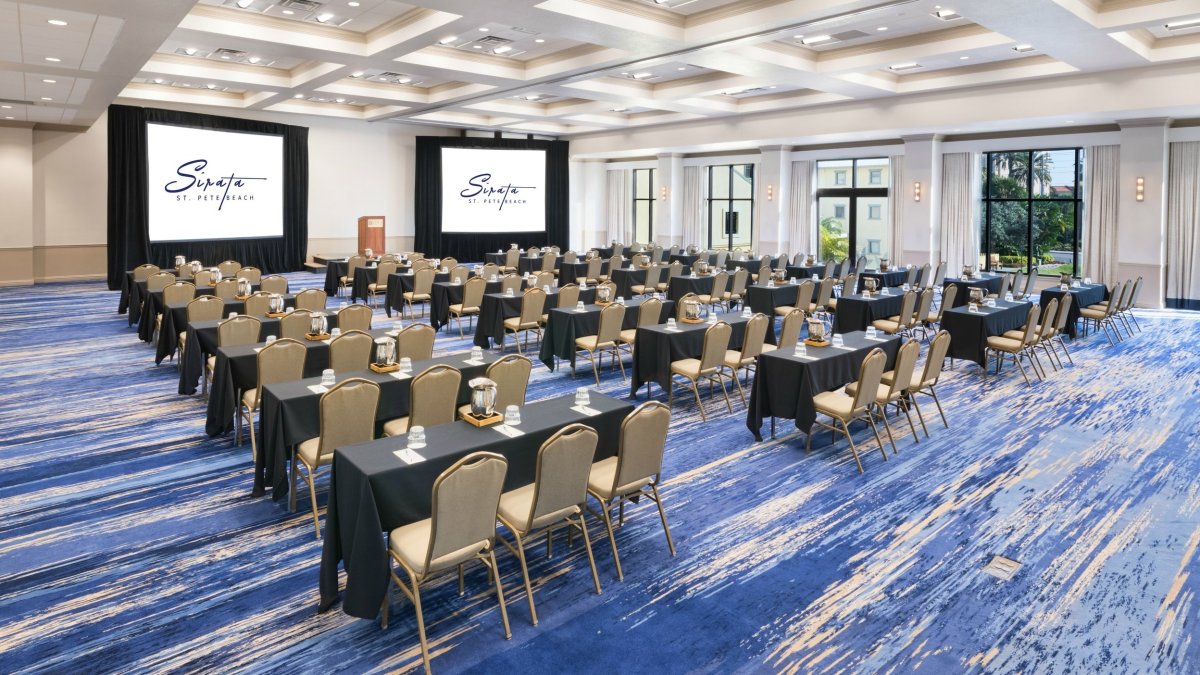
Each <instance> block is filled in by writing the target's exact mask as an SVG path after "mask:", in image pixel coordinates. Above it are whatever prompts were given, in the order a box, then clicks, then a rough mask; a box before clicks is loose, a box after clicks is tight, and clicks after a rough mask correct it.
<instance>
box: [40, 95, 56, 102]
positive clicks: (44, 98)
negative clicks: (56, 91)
mask: <svg viewBox="0 0 1200 675" xmlns="http://www.w3.org/2000/svg"><path fill="white" fill-rule="evenodd" d="M42 100H43V101H53V100H54V99H52V98H50V97H49V96H43V97H42Z"/></svg>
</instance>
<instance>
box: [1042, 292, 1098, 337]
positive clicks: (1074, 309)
mask: <svg viewBox="0 0 1200 675" xmlns="http://www.w3.org/2000/svg"><path fill="white" fill-rule="evenodd" d="M1063 295H1064V293H1063V291H1061V290H1060V289H1059V287H1058V286H1051V287H1050V288H1045V289H1042V296H1041V298H1040V299H1039V300H1038V303H1039V304H1040V305H1041V306H1042V307H1045V306H1046V305H1047V304H1049V302H1050V301H1051V300H1054V299H1058V301H1059V303H1060V304H1061V303H1062V297H1063ZM1107 295H1108V288H1106V287H1105V286H1104V284H1089V285H1083V286H1080V287H1079V288H1072V289H1071V296H1072V297H1071V306H1070V307H1068V308H1067V335H1069V336H1070V337H1071V339H1072V340H1074V339H1075V337H1076V336H1077V335H1078V334H1079V326H1078V325H1077V324H1078V323H1079V310H1080V309H1081V308H1083V307H1087V306H1088V305H1094V304H1096V303H1097V302H1100V301H1101V300H1103V299H1104V298H1105V297H1106V296H1107Z"/></svg>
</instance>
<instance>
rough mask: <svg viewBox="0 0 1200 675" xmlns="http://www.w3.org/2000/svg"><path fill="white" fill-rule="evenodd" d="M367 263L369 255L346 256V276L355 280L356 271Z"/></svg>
mask: <svg viewBox="0 0 1200 675" xmlns="http://www.w3.org/2000/svg"><path fill="white" fill-rule="evenodd" d="M366 264H367V256H365V255H352V256H350V257H349V258H346V278H347V279H349V280H351V281H354V271H355V270H357V269H358V268H359V267H361V266H363V265H366Z"/></svg>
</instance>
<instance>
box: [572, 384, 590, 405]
mask: <svg viewBox="0 0 1200 675" xmlns="http://www.w3.org/2000/svg"><path fill="white" fill-rule="evenodd" d="M590 402H591V398H590V397H589V396H588V388H587V387H577V388H576V389H575V405H577V406H580V407H583V406H586V405H587V404H588V403H590Z"/></svg>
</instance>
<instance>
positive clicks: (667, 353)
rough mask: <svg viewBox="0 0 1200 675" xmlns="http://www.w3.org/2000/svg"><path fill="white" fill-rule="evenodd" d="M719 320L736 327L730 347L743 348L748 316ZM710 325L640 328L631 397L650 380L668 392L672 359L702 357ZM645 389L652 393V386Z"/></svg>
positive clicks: (634, 355) (735, 316)
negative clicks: (671, 328) (705, 333)
mask: <svg viewBox="0 0 1200 675" xmlns="http://www.w3.org/2000/svg"><path fill="white" fill-rule="evenodd" d="M720 319H721V320H722V321H724V322H725V323H727V324H729V326H730V328H732V329H733V332H732V333H731V334H730V336H729V348H730V349H741V347H742V335H743V334H745V332H746V321H747V319H746V317H744V316H740V315H736V314H724V315H722V316H721V317H720ZM709 325H711V324H709V323H707V322H702V323H683V322H682V321H680V322H677V324H676V330H673V331H672V330H668V329H667V327H666V326H665V325H662V324H660V325H657V326H646V327H644V328H638V329H637V338H636V340H635V343H634V345H633V373H632V376H631V377H630V379H629V397H630V398H637V392H638V389H641V387H642V385H643V384H645V385H649V384H650V383H651V382H656V383H658V386H660V387H662V388H663V391H669V390H670V387H671V362H672V361H678V360H680V359H698V358H700V351H701V350H702V349H703V348H704V331H705V330H707V329H708V327H709ZM646 392H647V394H649V392H650V388H649V386H647V388H646Z"/></svg>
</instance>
